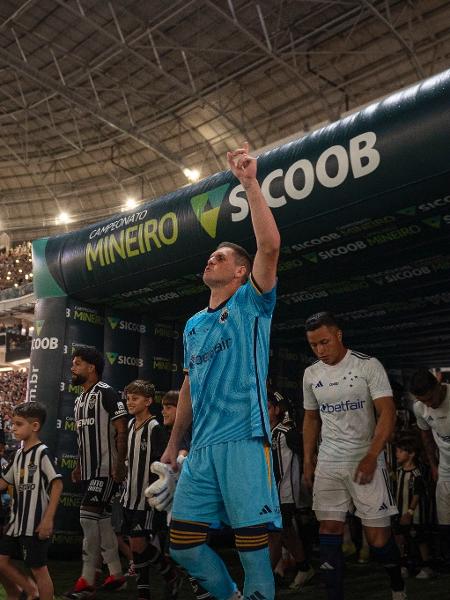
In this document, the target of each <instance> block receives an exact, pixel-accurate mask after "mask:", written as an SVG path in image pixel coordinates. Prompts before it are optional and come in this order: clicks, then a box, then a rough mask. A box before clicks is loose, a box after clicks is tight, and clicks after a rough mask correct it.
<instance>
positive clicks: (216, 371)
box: [161, 144, 281, 600]
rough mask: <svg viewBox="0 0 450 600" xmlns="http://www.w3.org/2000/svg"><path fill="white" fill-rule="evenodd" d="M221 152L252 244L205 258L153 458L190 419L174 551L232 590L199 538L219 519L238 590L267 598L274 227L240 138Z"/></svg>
mask: <svg viewBox="0 0 450 600" xmlns="http://www.w3.org/2000/svg"><path fill="white" fill-rule="evenodd" d="M227 159H228V164H229V166H230V169H231V170H232V172H233V174H234V175H235V176H236V177H237V178H238V179H239V181H240V183H241V184H242V186H243V188H244V190H245V191H246V194H247V199H248V203H249V206H250V211H251V218H252V224H253V230H254V233H255V238H256V245H257V251H256V255H255V258H254V261H253V267H252V266H251V259H250V257H249V255H248V254H247V252H246V251H245V250H244V249H243V248H241V247H240V246H237V245H235V244H231V243H228V242H223V243H222V244H220V245H219V246H218V248H217V249H216V250H215V251H214V252H213V253H212V254H211V256H210V257H209V259H208V261H207V264H206V267H205V271H204V273H203V281H204V282H205V284H206V285H207V286H208V287H209V288H210V290H211V296H210V301H209V307H208V308H206V309H205V310H202V311H200V312H199V313H197V314H196V315H194V316H193V317H192V318H191V319H189V321H188V322H187V325H186V328H185V332H184V352H185V365H184V366H185V371H186V376H185V380H184V383H183V385H182V388H181V391H180V397H179V401H178V410H177V416H176V421H175V424H174V427H173V430H172V434H171V437H170V441H169V445H168V447H167V450H166V452H165V453H164V455H163V456H162V458H161V461H162V462H165V463H167V464H170V465H171V466H172V468H174V469H175V470H176V458H177V454H178V448H179V446H180V442H181V440H182V438H183V435H184V433H185V431H186V430H187V428H188V427H189V425H190V424H191V423H192V446H191V451H190V453H189V456H188V458H187V459H186V461H185V462H184V466H183V470H182V472H181V475H180V479H179V482H178V486H177V490H176V493H175V498H174V505H173V513H172V524H171V533H170V546H171V554H172V556H173V557H174V559H175V560H176V561H177V562H178V563H180V564H181V565H182V566H183V567H185V568H186V570H187V571H189V573H190V574H191V575H192V577H195V578H196V579H197V580H198V581H200V582H201V584H202V585H203V586H204V587H205V588H206V589H207V590H208V591H209V592H210V593H211V594H212V595H213V596H214V597H215V598H217V600H229V599H230V598H233V597H234V596H237V595H238V592H237V588H236V585H235V583H234V582H233V580H232V579H231V578H230V575H229V574H228V571H227V569H226V567H225V565H224V564H223V562H222V560H221V559H220V557H219V556H218V555H217V554H216V553H215V552H214V551H213V550H212V549H211V548H210V547H209V546H208V545H207V544H206V543H205V542H206V537H207V532H208V528H209V526H210V525H211V524H213V523H217V522H218V521H222V522H225V523H228V524H229V525H230V526H231V527H232V528H233V529H234V532H235V540H236V548H237V549H238V551H239V555H240V559H241V562H242V565H243V567H244V571H245V584H244V595H245V597H246V598H247V597H249V598H251V597H255V598H261V599H262V598H264V599H266V600H271V599H272V598H273V597H274V583H273V576H272V569H271V565H270V559H269V551H268V534H267V531H268V527H269V525H270V524H273V525H275V526H276V527H279V526H280V525H281V523H280V510H279V505H278V497H277V489H276V485H275V482H274V479H273V471H272V464H271V451H270V445H269V441H270V425H269V420H268V414H267V397H266V383H265V382H266V377H267V368H268V360H269V331H270V322H271V318H272V312H273V309H274V306H275V298H276V295H275V284H276V269H277V262H278V255H279V248H280V235H279V232H278V229H277V226H276V223H275V220H274V218H273V216H272V213H271V211H270V209H269V207H268V205H267V202H266V201H265V199H264V196H263V195H262V192H261V189H260V186H259V184H258V182H257V180H256V159H254V158H252V157H250V156H249V154H248V144H244V147H243V148H241V149H239V150H236V151H235V152H229V153H228V154H227Z"/></svg>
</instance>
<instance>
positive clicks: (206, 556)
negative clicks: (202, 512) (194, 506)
mask: <svg viewBox="0 0 450 600" xmlns="http://www.w3.org/2000/svg"><path fill="white" fill-rule="evenodd" d="M208 530H209V524H207V523H195V522H192V521H172V524H171V526H170V554H171V556H172V558H173V559H174V560H175V561H176V562H177V563H178V564H180V565H181V566H182V567H184V568H185V569H186V571H188V573H189V574H190V575H191V576H192V577H194V578H195V579H196V580H197V581H198V582H200V583H201V585H202V586H203V587H204V588H205V589H206V590H208V592H210V593H211V594H212V595H213V596H214V597H215V598H217V600H229V598H231V596H233V594H234V593H235V592H236V590H237V587H236V584H235V583H234V581H233V580H232V579H231V577H230V575H229V573H228V571H227V569H226V567H225V565H224V563H223V561H222V559H221V558H220V557H219V556H218V555H217V554H216V553H215V552H214V550H212V549H211V548H210V547H209V546H208V545H207V544H206V537H207V535H208Z"/></svg>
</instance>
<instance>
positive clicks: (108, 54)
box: [0, 0, 450, 239]
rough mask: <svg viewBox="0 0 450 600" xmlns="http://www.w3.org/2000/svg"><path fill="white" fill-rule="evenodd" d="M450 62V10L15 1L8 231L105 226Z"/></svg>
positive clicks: (3, 50) (3, 188) (8, 0)
mask: <svg viewBox="0 0 450 600" xmlns="http://www.w3.org/2000/svg"><path fill="white" fill-rule="evenodd" d="M449 56H450V3H449V2H448V1H447V0H410V1H405V0H401V1H400V0H333V1H331V0H255V1H251V2H248V1H245V2H244V1H243V0H171V1H170V2H167V1H165V0H151V2H140V1H136V0H109V1H107V0H101V1H98V0H39V1H37V0H24V1H23V2H18V1H14V0H3V1H2V3H1V6H0V205H1V209H0V223H1V229H3V230H5V231H7V232H8V233H10V234H11V235H12V236H13V237H14V238H15V239H30V238H35V237H39V236H42V235H48V234H54V233H57V232H59V231H63V230H66V231H67V230H68V229H73V228H78V227H80V226H82V225H85V224H86V223H91V222H95V221H98V220H100V219H102V218H105V217H107V216H108V215H110V214H113V213H116V212H118V211H120V209H121V207H122V205H123V203H124V201H125V198H126V197H127V196H133V197H134V198H136V199H137V200H138V201H140V200H141V199H147V200H148V199H150V198H156V197H158V196H161V195H162V194H164V193H167V192H170V191H173V190H175V189H177V188H179V187H181V186H183V185H185V184H186V183H187V180H186V177H185V174H184V173H183V171H184V170H185V169H186V168H190V169H192V168H197V169H200V171H201V173H202V176H207V175H210V174H212V173H214V172H217V171H220V170H222V169H224V168H225V167H226V164H225V153H226V150H228V149H230V148H233V147H235V146H237V145H239V144H240V143H241V142H242V141H243V140H248V141H249V142H250V144H251V146H252V147H253V148H255V149H261V148H263V147H264V148H266V147H268V146H270V145H278V144H279V143H280V142H281V141H283V140H285V139H287V138H289V137H292V136H293V137H300V136H301V135H302V133H303V132H307V131H310V130H311V129H313V128H314V127H315V126H316V125H317V124H319V123H320V124H323V123H326V122H332V121H335V120H336V119H338V118H339V117H340V116H342V115H344V114H347V113H348V112H351V111H353V110H355V109H356V108H358V107H361V106H364V105H365V104H367V103H369V102H370V101H372V100H374V99H376V98H380V97H383V96H385V95H387V94H389V93H392V92H393V91H395V90H397V89H399V88H402V87H404V86H406V85H409V84H411V83H413V82H414V81H417V80H421V79H423V78H425V77H428V76H430V75H433V74H435V73H438V72H440V71H442V70H444V69H445V68H447V67H448V65H449ZM60 211H65V212H67V213H68V214H69V215H70V217H71V220H72V222H71V223H70V224H69V225H56V223H55V217H56V216H57V214H58V213H59V212H60Z"/></svg>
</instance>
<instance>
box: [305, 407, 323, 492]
mask: <svg viewBox="0 0 450 600" xmlns="http://www.w3.org/2000/svg"><path fill="white" fill-rule="evenodd" d="M321 427H322V421H321V420H320V414H319V411H318V410H308V409H305V416H304V419H303V475H304V478H305V483H306V485H307V486H308V487H312V485H313V482H314V471H315V470H316V463H317V445H318V443H319V435H320V429H321Z"/></svg>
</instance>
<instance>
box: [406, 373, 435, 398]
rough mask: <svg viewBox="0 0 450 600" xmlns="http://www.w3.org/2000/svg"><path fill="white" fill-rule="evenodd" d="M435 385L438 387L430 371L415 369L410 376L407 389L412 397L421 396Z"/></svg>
mask: <svg viewBox="0 0 450 600" xmlns="http://www.w3.org/2000/svg"><path fill="white" fill-rule="evenodd" d="M437 385H439V382H438V380H437V379H436V377H435V376H434V375H433V373H431V371H428V369H417V371H415V372H414V373H413V374H412V377H411V383H410V386H409V389H410V392H411V393H412V394H414V396H423V395H424V394H426V393H427V392H430V391H431V390H433V389H434V388H435V387H436V386H437Z"/></svg>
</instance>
